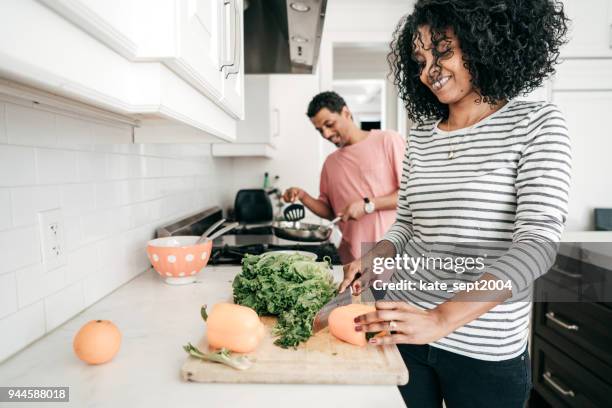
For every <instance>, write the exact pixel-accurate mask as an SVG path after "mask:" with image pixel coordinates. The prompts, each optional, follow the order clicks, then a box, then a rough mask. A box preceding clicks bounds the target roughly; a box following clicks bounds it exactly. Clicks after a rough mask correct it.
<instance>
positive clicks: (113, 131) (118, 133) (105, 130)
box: [92, 123, 132, 153]
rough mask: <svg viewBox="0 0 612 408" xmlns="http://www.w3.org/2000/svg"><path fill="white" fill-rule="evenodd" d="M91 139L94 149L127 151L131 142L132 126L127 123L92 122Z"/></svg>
mask: <svg viewBox="0 0 612 408" xmlns="http://www.w3.org/2000/svg"><path fill="white" fill-rule="evenodd" d="M92 130H93V141H94V144H95V145H96V146H95V148H96V150H100V151H105V152H117V153H129V152H130V146H131V143H132V128H131V127H130V126H128V125H116V126H115V125H105V124H101V123H93V124H92Z"/></svg>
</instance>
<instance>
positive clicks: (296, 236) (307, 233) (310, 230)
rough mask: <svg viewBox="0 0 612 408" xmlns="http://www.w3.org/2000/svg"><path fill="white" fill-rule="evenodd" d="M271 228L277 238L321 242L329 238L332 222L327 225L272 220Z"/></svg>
mask: <svg viewBox="0 0 612 408" xmlns="http://www.w3.org/2000/svg"><path fill="white" fill-rule="evenodd" d="M272 229H273V231H274V235H276V236H277V237H279V238H283V239H290V240H293V241H302V242H321V241H327V240H328V239H329V237H330V236H331V233H332V230H333V224H331V225H329V226H327V225H318V224H309V223H307V222H299V221H297V222H293V221H274V222H273V223H272Z"/></svg>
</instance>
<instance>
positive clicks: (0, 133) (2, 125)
mask: <svg viewBox="0 0 612 408" xmlns="http://www.w3.org/2000/svg"><path fill="white" fill-rule="evenodd" d="M5 109H6V105H5V104H3V103H0V143H7V142H8V137H7V135H6V114H5V112H6V111H5Z"/></svg>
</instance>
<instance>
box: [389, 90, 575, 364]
mask: <svg viewBox="0 0 612 408" xmlns="http://www.w3.org/2000/svg"><path fill="white" fill-rule="evenodd" d="M439 122H440V120H431V121H427V122H425V123H424V124H423V125H419V126H416V127H414V128H413V129H411V132H410V136H409V140H408V146H407V149H406V155H405V158H404V162H403V173H402V180H401V188H400V192H399V198H398V210H397V220H396V222H395V223H394V224H393V226H392V227H391V229H390V230H389V231H388V232H387V234H386V235H385V237H384V239H386V240H389V241H391V242H392V243H393V244H394V245H395V248H396V250H397V253H398V254H408V255H409V256H420V255H424V254H425V252H427V256H432V254H436V255H440V254H448V253H452V252H453V248H454V249H457V247H461V246H465V244H467V243H474V245H476V246H480V247H482V246H485V247H486V246H487V245H489V243H491V244H492V245H491V247H490V248H489V253H490V254H491V258H490V259H489V260H488V262H487V264H486V268H485V270H484V272H489V273H491V274H493V275H495V276H496V277H498V278H500V279H502V280H504V281H507V280H509V281H511V283H512V292H513V297H512V298H511V299H509V300H507V301H506V302H504V303H503V304H500V305H498V306H496V307H494V308H493V309H491V310H490V311H489V312H487V313H485V314H484V315H482V316H481V317H479V318H478V319H476V320H474V321H472V322H470V323H468V324H466V325H465V326H463V327H461V328H459V329H457V330H455V331H454V332H453V333H451V334H449V335H448V336H446V337H444V338H442V339H440V340H438V341H436V342H435V343H432V344H431V345H432V346H435V347H439V348H441V349H445V350H448V351H451V352H455V353H458V354H462V355H465V356H469V357H473V358H477V359H482V360H491V361H499V360H505V359H509V358H513V357H516V356H518V355H519V354H520V353H521V352H522V351H523V350H524V349H525V346H526V344H527V339H528V334H529V333H528V331H529V316H530V310H531V299H532V298H531V292H532V288H531V286H530V285H531V283H532V282H533V280H534V279H536V278H537V277H538V276H540V275H542V274H544V273H545V272H546V271H547V270H548V269H549V267H550V265H551V264H552V262H554V257H555V251H554V248H552V249H551V246H550V243H558V242H559V241H560V239H561V234H562V232H563V226H564V223H565V219H566V215H567V205H568V193H569V188H570V171H571V153H570V143H569V137H568V131H567V127H566V125H565V120H564V118H563V116H562V114H561V113H560V112H559V110H558V109H557V107H556V106H555V105H552V104H549V103H544V102H525V101H517V100H512V101H509V102H508V103H507V104H506V105H505V106H504V107H502V108H501V109H500V110H498V111H497V112H495V113H493V114H491V115H489V116H488V117H486V118H485V119H483V120H481V121H480V122H478V123H477V124H475V125H473V126H472V127H469V128H465V129H459V130H455V131H451V132H446V131H443V130H441V129H439V128H438V123H439ZM449 150H453V151H454V155H453V157H452V158H449ZM441 243H448V244H449V245H450V246H451V247H452V248H451V249H449V248H446V246H445V245H443V244H441ZM476 243H477V244H476ZM496 243H497V244H500V248H503V250H502V249H496V247H495V245H494V244H496ZM533 243H549V246H548V247H546V245H545V244H543V245H533ZM432 246H435V247H436V249H435V250H432ZM554 246H555V245H552V247H554ZM482 273H483V271H480V272H478V273H473V274H470V273H464V274H460V275H458V274H456V273H454V272H453V271H448V270H440V269H435V268H430V269H425V268H422V269H420V270H417V271H412V272H411V273H409V272H407V271H404V270H398V271H397V272H396V273H395V274H394V276H393V278H392V280H393V281H398V282H399V281H404V280H405V281H415V282H418V281H431V282H433V281H440V282H459V281H474V280H477V279H478V278H479V277H480V276H481V275H482ZM387 296H388V298H390V299H392V300H403V301H408V302H410V303H413V304H416V305H417V306H420V307H422V308H426V309H431V308H434V307H435V306H436V305H437V304H439V303H441V302H443V301H445V300H446V299H448V298H450V297H452V294H448V296H444V295H443V294H442V295H441V294H439V293H434V292H431V291H419V290H413V291H390V292H389V293H388V295H387Z"/></svg>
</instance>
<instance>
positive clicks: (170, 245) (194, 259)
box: [147, 236, 212, 285]
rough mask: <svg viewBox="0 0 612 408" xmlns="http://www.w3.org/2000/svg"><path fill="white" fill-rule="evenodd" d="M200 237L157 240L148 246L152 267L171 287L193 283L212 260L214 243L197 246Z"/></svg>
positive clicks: (150, 242) (203, 243) (209, 242)
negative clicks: (211, 253) (211, 254)
mask: <svg viewBox="0 0 612 408" xmlns="http://www.w3.org/2000/svg"><path fill="white" fill-rule="evenodd" d="M199 238H200V237H196V236H179V237H165V238H157V239H154V240H152V241H149V242H148V244H147V255H148V256H149V261H151V265H153V268H154V269H155V271H156V272H157V273H159V275H160V276H161V277H162V278H164V280H165V282H166V283H168V284H170V285H181V284H185V283H192V282H195V280H196V275H197V274H198V273H199V272H200V271H201V270H202V269H203V268H204V267H205V266H206V264H207V263H208V260H209V259H210V251H211V249H212V241H205V242H202V243H200V244H197V245H195V243H196V242H197V240H198V239H199Z"/></svg>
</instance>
